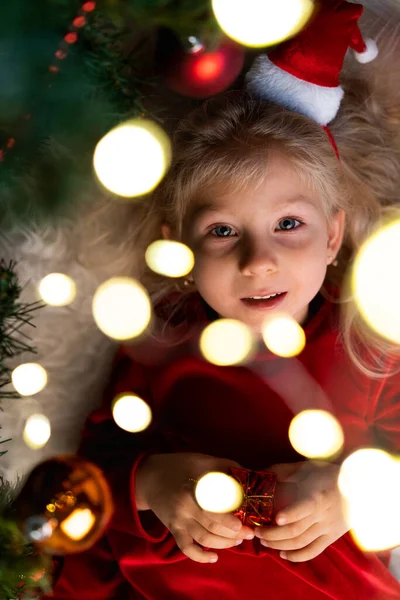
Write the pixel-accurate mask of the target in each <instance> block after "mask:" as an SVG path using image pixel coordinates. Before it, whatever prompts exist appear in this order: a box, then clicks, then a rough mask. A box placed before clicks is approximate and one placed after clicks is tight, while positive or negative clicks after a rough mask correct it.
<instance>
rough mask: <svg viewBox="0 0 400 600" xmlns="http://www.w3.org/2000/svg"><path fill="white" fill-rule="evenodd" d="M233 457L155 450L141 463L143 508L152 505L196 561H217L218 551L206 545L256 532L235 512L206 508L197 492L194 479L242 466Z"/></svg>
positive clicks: (225, 544) (234, 541)
mask: <svg viewBox="0 0 400 600" xmlns="http://www.w3.org/2000/svg"><path fill="white" fill-rule="evenodd" d="M239 466H240V465H238V464H237V463H235V462H234V461H231V460H227V459H222V458H214V457H212V456H207V455H205V454H191V453H182V454H154V455H152V456H149V457H148V458H147V459H145V460H144V461H143V462H142V463H141V464H140V466H139V468H138V471H137V473H136V479H135V493H136V502H137V506H138V509H139V510H147V509H151V510H152V511H153V512H154V514H155V515H156V516H157V517H158V518H159V519H160V521H161V522H162V523H164V525H165V526H166V527H167V528H168V529H169V530H170V532H171V533H172V535H173V536H174V538H175V540H176V543H177V545H178V546H179V548H180V549H181V550H182V552H183V553H184V554H186V556H188V557H189V558H191V559H192V560H194V561H196V562H201V563H207V562H216V561H217V560H218V555H217V554H216V553H214V552H207V551H206V550H203V549H202V548H200V547H199V546H197V545H196V544H195V542H197V543H198V544H200V545H202V546H205V547H206V548H218V549H220V548H221V549H222V548H232V547H234V546H237V545H238V544H240V543H241V542H242V541H243V540H244V539H253V538H254V532H253V531H252V529H250V528H249V527H244V526H242V524H241V522H240V520H239V519H238V518H237V517H234V516H233V515H232V514H216V513H211V512H207V511H204V510H202V509H201V508H200V507H199V506H198V504H197V503H196V501H195V498H194V495H193V486H194V484H193V483H190V479H194V480H197V479H199V478H200V477H202V476H203V475H205V474H206V473H208V472H210V471H221V472H227V471H228V469H229V467H239Z"/></svg>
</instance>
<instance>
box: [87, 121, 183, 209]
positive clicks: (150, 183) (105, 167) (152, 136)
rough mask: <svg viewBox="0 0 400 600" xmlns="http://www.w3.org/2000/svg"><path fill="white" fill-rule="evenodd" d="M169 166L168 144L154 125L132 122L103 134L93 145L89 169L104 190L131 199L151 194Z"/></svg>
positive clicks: (155, 124) (167, 139)
mask: <svg viewBox="0 0 400 600" xmlns="http://www.w3.org/2000/svg"><path fill="white" fill-rule="evenodd" d="M170 162H171V143H170V140H169V137H168V136H167V134H166V133H165V132H164V131H163V130H162V129H161V127H160V126H159V125H157V123H154V122H153V121H149V120H146V119H132V120H130V121H127V122H126V123H123V124H122V125H119V126H118V127H116V128H115V129H112V130H111V131H110V132H109V133H107V134H106V135H105V136H104V137H103V138H102V139H101V140H100V141H99V143H98V144H97V146H96V149H95V152H94V156H93V165H94V169H95V172H96V175H97V177H98V178H99V180H100V182H101V183H102V184H103V185H104V187H106V188H107V189H108V190H110V191H111V192H113V193H114V194H117V195H118V196H123V197H125V198H133V197H135V196H141V195H143V194H147V193H148V192H151V191H152V190H153V189H154V188H155V187H156V186H157V185H158V184H159V183H160V181H161V179H162V178H163V176H164V175H165V172H166V171H167V169H168V167H169V165H170Z"/></svg>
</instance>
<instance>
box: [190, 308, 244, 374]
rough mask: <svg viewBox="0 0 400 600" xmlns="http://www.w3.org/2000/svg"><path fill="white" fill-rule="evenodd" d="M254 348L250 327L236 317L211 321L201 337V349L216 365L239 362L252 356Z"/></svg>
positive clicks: (205, 356)
mask: <svg viewBox="0 0 400 600" xmlns="http://www.w3.org/2000/svg"><path fill="white" fill-rule="evenodd" d="M253 348H254V338H253V334H252V332H251V330H250V328H249V327H247V325H245V324H244V323H241V322H240V321H236V320H235V319H218V320H217V321H214V322H213V323H210V324H209V325H207V327H206V328H205V329H204V330H203V332H202V334H201V337H200V350H201V352H202V354H203V356H204V358H206V359H207V360H208V361H209V362H210V363H213V364H214V365H220V366H228V365H236V364H239V363H241V362H243V361H245V360H246V358H248V357H249V356H250V354H251V352H252V350H253Z"/></svg>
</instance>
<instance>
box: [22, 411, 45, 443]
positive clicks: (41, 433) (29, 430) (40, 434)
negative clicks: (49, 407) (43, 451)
mask: <svg viewBox="0 0 400 600" xmlns="http://www.w3.org/2000/svg"><path fill="white" fill-rule="evenodd" d="M50 436H51V425H50V421H49V419H48V418H47V417H46V416H45V415H41V414H34V415H31V416H30V417H28V418H27V420H26V422H25V427H24V431H23V434H22V437H23V440H24V442H25V444H26V445H27V446H29V448H32V449H33V450H38V449H39V448H43V446H45V445H46V444H47V442H48V441H49V439H50Z"/></svg>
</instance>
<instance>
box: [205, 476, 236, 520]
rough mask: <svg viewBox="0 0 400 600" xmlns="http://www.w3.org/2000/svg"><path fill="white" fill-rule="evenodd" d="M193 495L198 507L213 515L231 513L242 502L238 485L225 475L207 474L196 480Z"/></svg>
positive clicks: (234, 480)
mask: <svg viewBox="0 0 400 600" xmlns="http://www.w3.org/2000/svg"><path fill="white" fill-rule="evenodd" d="M194 494H195V497H196V500H197V503H198V505H199V506H200V507H201V508H202V509H203V510H208V511H210V512H213V513H228V512H232V511H234V510H236V509H237V508H239V506H240V505H241V504H242V502H243V489H242V487H241V485H240V483H239V482H238V481H236V479H233V477H230V476H229V475H226V473H218V472H215V473H207V474H206V475H204V476H203V477H201V478H200V479H199V480H198V482H197V484H196V487H195V491H194Z"/></svg>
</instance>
